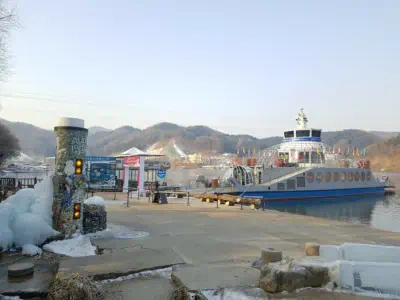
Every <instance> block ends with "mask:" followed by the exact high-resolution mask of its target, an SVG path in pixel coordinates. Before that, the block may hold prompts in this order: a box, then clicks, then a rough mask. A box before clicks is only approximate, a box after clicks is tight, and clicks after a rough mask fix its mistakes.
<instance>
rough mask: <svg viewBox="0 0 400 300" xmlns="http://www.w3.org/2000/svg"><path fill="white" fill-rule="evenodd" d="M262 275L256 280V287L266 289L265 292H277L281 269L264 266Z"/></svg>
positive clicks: (278, 290)
mask: <svg viewBox="0 0 400 300" xmlns="http://www.w3.org/2000/svg"><path fill="white" fill-rule="evenodd" d="M261 272H262V277H261V279H260V281H259V282H258V287H259V288H261V289H263V290H264V291H266V292H267V293H278V292H280V291H281V288H280V285H281V284H280V282H281V275H282V274H281V271H279V270H277V269H275V268H268V266H267V267H264V268H263V270H262V271H261Z"/></svg>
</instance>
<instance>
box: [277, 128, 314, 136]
mask: <svg viewBox="0 0 400 300" xmlns="http://www.w3.org/2000/svg"><path fill="white" fill-rule="evenodd" d="M295 133H296V137H316V138H320V137H321V130H309V129H301V130H296V131H294V130H290V131H285V132H284V136H285V138H293V137H295Z"/></svg>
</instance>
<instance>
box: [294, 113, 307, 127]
mask: <svg viewBox="0 0 400 300" xmlns="http://www.w3.org/2000/svg"><path fill="white" fill-rule="evenodd" d="M297 115H298V117H297V119H296V122H297V129H306V128H307V122H308V119H307V117H306V114H305V113H304V111H303V108H302V109H300V112H299V113H298V114H297Z"/></svg>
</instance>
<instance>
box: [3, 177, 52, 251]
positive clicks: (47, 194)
mask: <svg viewBox="0 0 400 300" xmlns="http://www.w3.org/2000/svg"><path fill="white" fill-rule="evenodd" d="M52 203H53V184H52V180H51V178H50V177H48V178H45V179H44V180H43V181H42V182H40V183H38V184H36V185H35V188H34V189H21V190H19V191H18V192H17V193H16V194H15V195H12V196H10V197H8V198H7V200H5V201H3V202H1V203H0V247H2V249H3V251H7V250H8V249H10V248H11V247H12V246H13V245H14V244H15V246H16V247H22V246H23V245H25V244H34V245H40V244H42V243H43V242H44V241H45V240H46V239H48V238H49V237H51V236H53V235H55V234H57V231H55V230H53V229H52V227H51V223H52V210H51V207H52Z"/></svg>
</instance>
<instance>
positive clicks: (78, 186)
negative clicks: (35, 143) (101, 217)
mask: <svg viewBox="0 0 400 300" xmlns="http://www.w3.org/2000/svg"><path fill="white" fill-rule="evenodd" d="M54 131H55V133H56V164H55V174H54V177H53V195H54V197H53V200H54V201H53V228H54V229H55V230H57V231H59V232H61V233H63V234H65V235H66V236H70V235H71V234H73V233H75V232H76V230H77V229H79V228H82V217H81V216H82V212H80V213H79V212H78V210H81V209H82V207H83V205H82V204H83V201H84V199H85V196H86V191H87V185H86V178H85V175H84V174H85V172H84V171H85V170H84V166H85V161H84V160H85V156H86V145H87V135H88V130H87V129H86V128H85V127H84V121H83V120H81V119H75V118H60V120H59V122H58V124H57V126H56V127H54Z"/></svg>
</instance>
